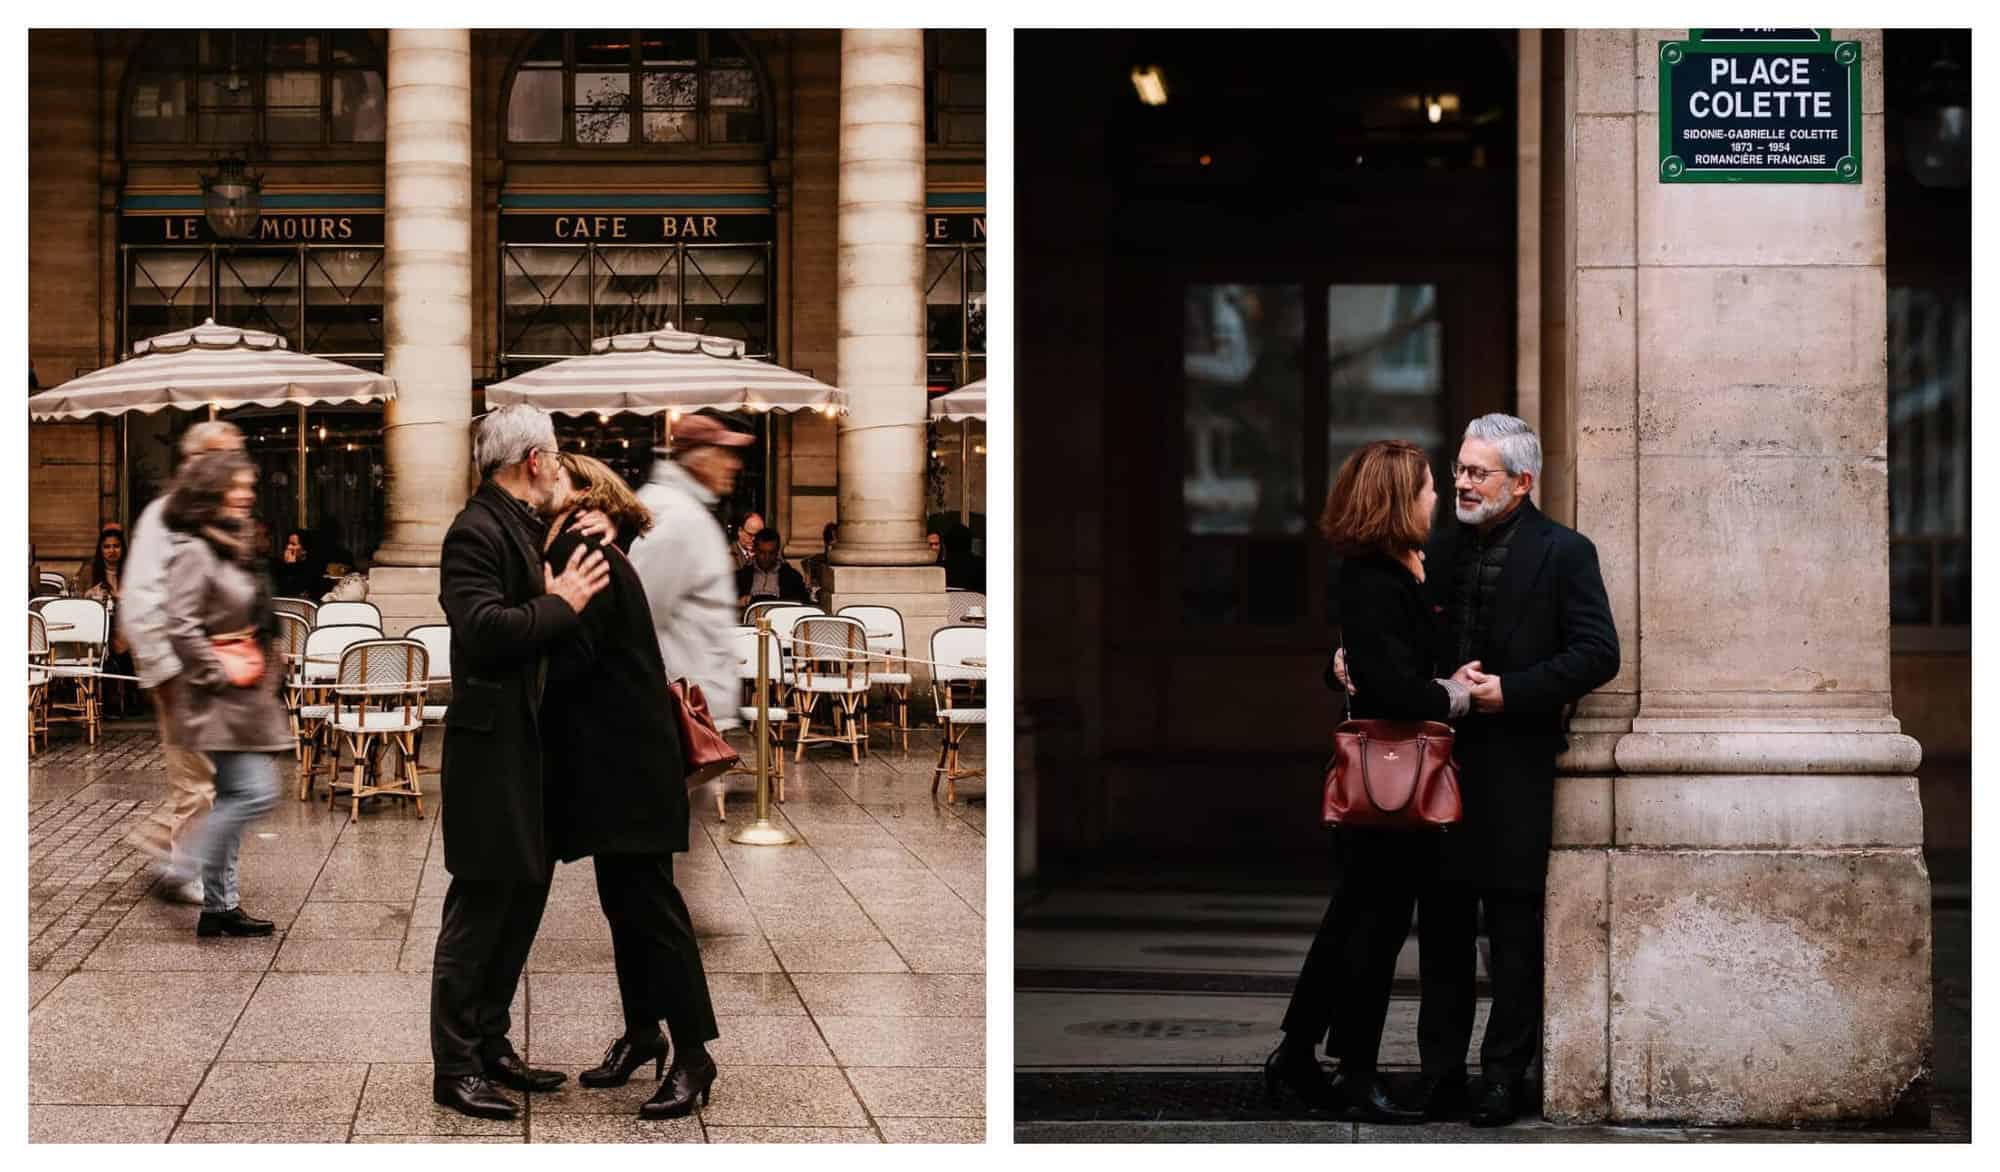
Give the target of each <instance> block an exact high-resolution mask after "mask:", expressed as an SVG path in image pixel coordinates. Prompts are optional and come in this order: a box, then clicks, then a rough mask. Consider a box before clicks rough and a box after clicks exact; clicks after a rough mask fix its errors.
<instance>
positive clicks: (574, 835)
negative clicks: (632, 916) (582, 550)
mask: <svg viewBox="0 0 2000 1172" xmlns="http://www.w3.org/2000/svg"><path fill="white" fill-rule="evenodd" d="M579 544H583V545H588V546H589V547H590V548H593V549H598V548H602V549H603V550H604V558H605V561H607V562H608V563H610V566H611V584H610V585H609V586H607V587H605V588H604V590H603V591H602V592H600V593H599V594H598V595H597V596H596V597H595V598H593V599H591V600H590V604H589V605H588V606H586V607H584V608H583V629H582V631H581V633H580V635H579V637H578V638H576V639H571V640H566V641H565V642H564V643H563V644H562V645H561V647H560V648H559V649H558V650H557V651H556V653H555V654H554V655H553V656H552V657H551V658H550V661H549V685H548V690H547V692H546V693H544V695H543V697H542V729H543V735H544V741H543V745H542V751H543V756H542V767H543V768H542V775H543V778H544V793H545V795H546V797H545V800H546V802H547V806H548V828H549V846H550V849H551V851H553V852H554V854H555V856H556V857H557V858H559V859H561V860H563V861H564V862H572V861H574V860H576V859H580V858H582V857H584V856H585V855H598V854H667V853H670V852H673V851H684V850H686V849H687V848H688V798H687V786H686V783H685V781H684V779H683V776H682V772H681V742H680V729H679V727H678V725H677V724H676V722H675V710H674V703H673V698H672V697H671V696H669V695H668V694H667V670H666V666H665V664H664V663H663V662H662V661H661V659H660V643H659V638H658V636H657V635H656V634H655V632H654V630H653V614H652V611H651V609H650V608H649V607H648V606H647V604H646V588H645V586H644V585H642V584H641V583H640V581H639V575H638V573H637V572H636V571H634V570H633V569H632V563H631V562H629V561H626V560H625V555H624V553H623V552H621V551H620V550H619V549H617V548H614V547H608V546H600V545H599V544H598V542H597V541H596V539H594V538H592V539H587V540H586V539H584V538H582V537H580V536H579V535H578V534H576V533H575V532H573V531H572V532H568V533H564V534H562V535H561V536H559V537H557V538H556V539H555V542H554V544H552V545H551V546H550V547H549V552H548V561H549V564H550V565H552V566H562V565H565V564H567V563H568V561H569V558H570V554H571V553H572V552H573V551H574V550H575V549H576V548H577V546H578V545H579Z"/></svg>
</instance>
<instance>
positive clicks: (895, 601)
mask: <svg viewBox="0 0 2000 1172" xmlns="http://www.w3.org/2000/svg"><path fill="white" fill-rule="evenodd" d="M828 569H829V571H830V572H831V575H832V580H831V581H830V582H829V583H828V585H827V592H826V597H824V598H822V599H821V600H820V604H821V605H822V606H824V607H826V610H827V613H828V614H833V613H836V612H838V611H839V610H840V608H841V607H843V606H857V605H863V604H866V605H869V606H893V607H895V608H896V609H897V610H898V611H900V612H902V615H903V638H904V639H906V640H908V644H909V645H908V648H907V650H908V651H909V653H910V655H911V656H912V657H913V658H916V659H929V658H930V657H931V634H932V632H934V631H936V630H937V629H938V628H939V627H942V626H945V625H946V623H945V597H944V568H943V567H942V566H840V565H836V566H830V567H828ZM930 688H931V673H930V669H929V668H928V667H926V666H924V665H923V664H921V663H913V664H911V665H910V700H911V702H912V704H913V705H917V706H918V707H924V708H928V706H929V703H930ZM920 699H921V700H922V704H917V701H918V700H920Z"/></svg>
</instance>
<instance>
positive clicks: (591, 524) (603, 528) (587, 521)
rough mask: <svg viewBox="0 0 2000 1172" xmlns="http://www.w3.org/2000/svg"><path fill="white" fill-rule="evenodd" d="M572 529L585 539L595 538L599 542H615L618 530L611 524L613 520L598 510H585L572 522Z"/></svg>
mask: <svg viewBox="0 0 2000 1172" xmlns="http://www.w3.org/2000/svg"><path fill="white" fill-rule="evenodd" d="M569 527H570V528H571V529H574V530H576V531H577V532H578V533H581V534H583V535H584V536H585V537H595V538H597V539H598V540H599V541H615V540H617V538H618V529H617V527H616V526H614V525H612V524H611V518H609V517H607V516H605V515H604V514H603V513H601V512H599V511H598V510H596V509H584V510H583V511H582V512H580V513H578V514H577V515H576V517H575V519H574V520H572V521H571V522H570V526H569Z"/></svg>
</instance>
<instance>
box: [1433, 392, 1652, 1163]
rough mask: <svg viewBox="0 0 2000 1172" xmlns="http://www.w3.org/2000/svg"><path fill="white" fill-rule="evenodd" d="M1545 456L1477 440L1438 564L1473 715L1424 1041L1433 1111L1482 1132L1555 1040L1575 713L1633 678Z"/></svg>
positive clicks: (1461, 465) (1455, 659)
mask: <svg viewBox="0 0 2000 1172" xmlns="http://www.w3.org/2000/svg"><path fill="white" fill-rule="evenodd" d="M1541 473H1542V444H1541V440H1540V439H1538V438H1537V437H1536V435H1535V432H1534V429H1533V428H1531V427H1529V426H1528V425H1527V423H1526V422H1524V421H1522V420H1520V419H1516V418H1515V417H1514V416H1512V415H1498V414H1495V415H1482V416H1480V417H1479V418H1478V419H1475V420H1473V421H1472V422H1471V423H1470V424H1469V425H1467V427H1466V429H1465V439H1464V442H1463V443H1462V444H1461V445H1460V446H1459V449H1458V459H1457V461H1456V462H1455V463H1454V464H1453V466H1452V486H1453V488H1454V489H1455V496H1456V500H1455V505H1456V509H1455V512H1456V514H1457V517H1458V521H1459V523H1458V524H1457V525H1440V526H1438V527H1437V530H1436V532H1435V533H1433V535H1432V538H1431V544H1430V548H1429V549H1428V550H1427V551H1426V552H1425V562H1426V564H1427V565H1428V566H1429V567H1430V572H1429V574H1428V576H1427V581H1426V582H1425V590H1426V592H1427V593H1428V594H1429V595H1430V599H1431V602H1432V603H1433V605H1436V606H1439V607H1441V608H1442V609H1443V610H1444V611H1445V612H1446V613H1447V614H1448V615H1449V616H1450V620H1451V622H1450V630H1451V639H1452V644H1451V646H1450V647H1449V648H1447V651H1446V655H1445V658H1446V659H1447V660H1449V661H1450V662H1452V663H1460V664H1466V672H1467V676H1468V678H1469V679H1470V680H1471V683H1472V712H1471V713H1469V714H1467V715H1466V716H1465V717H1464V718H1463V719H1462V720H1460V721H1458V722H1457V733H1458V736H1457V747H1456V756H1457V759H1458V763H1459V779H1460V780H1459V785H1460V790H1461V794H1462V798H1463V801H1464V807H1465V814H1464V820H1463V822H1462V823H1461V824H1460V825H1459V826H1457V827H1454V828H1453V830H1452V832H1451V833H1450V834H1449V835H1446V836H1445V839H1446V841H1445V843H1444V865H1443V868H1442V870H1443V874H1442V875H1441V876H1440V878H1439V881H1438V882H1437V883H1436V884H1434V885H1433V887H1432V888H1431V889H1429V890H1426V891H1425V892H1423V893H1422V894H1421V895H1420V896H1419V901H1420V902H1419V904H1418V911H1417V920H1418V947H1419V956H1420V959H1421V964H1422V969H1423V1008H1422V1011H1421V1016H1420V1018H1419V1021H1418V1026H1417V1034H1418V1044H1419V1049H1420V1052H1421V1055H1422V1059H1423V1071H1424V1083H1425V1086H1426V1088H1427V1090H1428V1092H1429V1096H1428V1097H1429V1104H1428V1109H1429V1111H1430V1113H1431V1114H1432V1115H1433V1116H1434V1117H1437V1116H1449V1115H1452V1114H1455V1113H1456V1112H1458V1111H1459V1110H1462V1109H1463V1108H1464V1107H1465V1106H1466V1100H1467V1099H1468V1098H1472V1099H1473V1100H1474V1101H1473V1102H1472V1104H1471V1106H1472V1122H1473V1124H1474V1125H1475V1126H1500V1125H1504V1124H1506V1123H1510V1122H1512V1121H1513V1119H1514V1118H1515V1114H1516V1112H1517V1111H1518V1110H1519V1102H1520V1099H1521V1098H1522V1097H1523V1096H1522V1094H1521V1092H1522V1089H1523V1083H1524V1081H1525V1079H1526V1076H1527V1074H1528V1070H1529V1067H1530V1066H1531V1065H1533V1063H1534V1059H1535V1057H1536V1054H1537V1051H1538V1049H1539V1046H1540V1042H1541V1031H1542V893H1543V888H1544V885H1545V883H1546V873H1547V870H1548V859H1549V846H1550V840H1551V837H1552V824H1553V820H1554V814H1555V763H1556V757H1557V756H1558V755H1559V754H1561V753H1562V751H1563V750H1564V749H1566V748H1568V747H1569V741H1568V738H1567V737H1566V735H1565V731H1564V730H1565V728H1566V725H1567V722H1566V714H1567V709H1568V707H1569V706H1570V705H1572V704H1574V703H1575V702H1576V701H1577V700H1579V699H1581V698H1582V697H1583V696H1584V695H1585V694H1586V693H1588V692H1589V691H1591V690H1592V689H1594V688H1597V687H1600V686H1602V685H1603V684H1605V683H1606V682H1608V681H1609V680H1610V679H1611V677H1613V676H1615V675H1617V674H1618V632H1617V629H1616V628H1615V627H1614V626H1613V625H1612V621H1611V606H1610V603H1609V601H1608V600H1607V598H1606V595H1605V591H1604V577H1603V575H1602V573H1600V572H1599V570H1598V566H1597V549H1596V547H1595V546H1593V545H1592V544H1591V543H1590V540H1589V539H1588V538H1586V537H1584V536H1583V535H1582V534H1579V533H1577V532H1576V531H1575V530H1573V529H1569V528H1567V527H1565V526H1562V525H1559V524H1557V523H1556V522H1554V521H1552V520H1550V519H1549V518H1548V517H1546V516H1544V515H1543V514H1542V512H1541V510H1539V509H1537V508H1536V507H1535V504H1534V502H1533V501H1532V500H1530V499H1529V493H1530V492H1532V491H1533V489H1534V486H1535V483H1536V481H1537V480H1539V479H1540V477H1541ZM1482 913H1483V918H1484V920H1485V924H1486V934H1487V938H1488V941H1489V942H1490V945H1491V949H1490V957H1491V961H1490V966H1489V968H1490V973H1489V975H1490V976H1491V978H1492V984H1493V1011H1492V1014H1491V1016H1490V1017H1489V1018H1488V1020H1487V1023H1486V1037H1485V1038H1484V1040H1483V1041H1482V1042H1481V1044H1480V1048H1479V1059H1480V1071H1481V1076H1482V1083H1483V1086H1482V1088H1481V1089H1480V1090H1479V1092H1478V1093H1477V1095H1476V1096H1473V1095H1470V1094H1469V1093H1468V1088H1467V1085H1466V1072H1465V1054H1466V1049H1467V1047H1468V1046H1469V1045H1470V1044H1471V1040H1472V1019H1473V1011H1474V1008H1475V994H1474V979H1475V975H1476V973H1475V970H1476V953H1475V947H1476V939H1477V930H1478V924H1479V920H1480V919H1481V914H1482Z"/></svg>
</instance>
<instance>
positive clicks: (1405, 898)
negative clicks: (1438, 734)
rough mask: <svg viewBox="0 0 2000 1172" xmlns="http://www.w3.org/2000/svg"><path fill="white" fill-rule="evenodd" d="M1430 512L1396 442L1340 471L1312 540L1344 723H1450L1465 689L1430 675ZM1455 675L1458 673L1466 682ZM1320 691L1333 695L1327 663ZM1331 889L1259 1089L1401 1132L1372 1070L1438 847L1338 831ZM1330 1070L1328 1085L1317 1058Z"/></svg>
mask: <svg viewBox="0 0 2000 1172" xmlns="http://www.w3.org/2000/svg"><path fill="white" fill-rule="evenodd" d="M1436 508H1437V489H1436V487H1435V485H1433V483H1432V480H1431V471H1430V464H1429V461H1428V460H1427V459H1426V458H1425V456H1424V453H1423V449H1421V448H1419V447H1417V446H1416V445H1415V444H1411V443H1406V442H1404V441H1402V440H1378V441H1376V442H1374V443H1371V444H1366V445H1364V446H1363V447H1361V448H1360V449H1359V450H1358V451H1356V452H1355V453H1354V454H1353V455H1351V456H1349V457H1348V458H1347V460H1346V462H1345V463H1343V464H1342V465H1341V466H1340V475H1339V476H1338V478H1336V480H1335V481H1334V485H1333V491H1332V492H1331V493H1329V494H1328V495H1327V501H1326V511H1325V512H1324V513H1323V514H1322V515H1321V517H1320V531H1321V533H1323V534H1324V535H1325V536H1326V539H1327V541H1328V542H1329V543H1331V544H1332V546H1333V548H1334V550H1335V552H1337V553H1339V554H1340V555H1341V565H1340V627H1341V634H1342V636H1343V639H1344V641H1345V644H1346V649H1347V665H1348V671H1349V673H1350V675H1351V676H1352V678H1353V680H1354V684H1355V688H1356V691H1355V694H1354V696H1353V698H1352V699H1351V700H1350V701H1349V711H1348V715H1349V717H1350V718H1353V719H1369V718H1374V719H1385V720H1439V721H1442V720H1451V719H1455V718H1457V717H1459V716H1463V715H1464V714H1465V712H1466V710H1467V708H1468V706H1469V704H1470V695H1471V693H1470V688H1469V686H1468V685H1467V683H1466V682H1465V681H1464V679H1462V678H1453V679H1443V678H1440V677H1439V675H1438V668H1439V666H1440V662H1441V658H1442V655H1443V653H1444V643H1445V639H1444V634H1445V631H1444V624H1443V616H1442V615H1441V614H1438V613H1437V612H1435V611H1434V610H1433V609H1432V606H1431V604H1430V603H1429V602H1427V601H1426V600H1425V598H1424V594H1423V589H1422V586H1423V582H1424V553H1423V550H1424V543H1425V542H1426V541H1427V540H1428V539H1429V537H1430V531H1431V519H1432V516H1433V514H1434V513H1435V511H1436ZM1462 670H1463V669H1461V671H1462ZM1327 686H1328V687H1330V688H1333V689H1334V690H1335V691H1336V692H1340V693H1342V694H1344V693H1345V690H1344V689H1343V688H1341V687H1340V686H1339V682H1338V680H1337V679H1336V678H1335V677H1334V675H1333V670H1332V667H1331V665H1329V667H1328V672H1327ZM1333 838H1334V852H1335V869H1336V873H1337V876H1338V878H1337V880H1336V883H1335V887H1334V892H1333V898H1332V900H1331V902H1330V903H1329V904H1328V906H1327V911H1326V918H1325V920H1324V921H1323V922H1322V923H1321V924H1320V929H1319V934H1318V935H1316V936H1315V937H1314V938H1313V943H1312V949H1311V950H1310V951H1309V952H1308V953H1307V955H1306V962H1305V966H1304V967H1303V968H1302V969H1301V970H1300V972H1299V979H1298V983H1297V985H1296V986H1295V987H1294V989H1293V992H1292V1002H1291V1006H1290V1008H1289V1009H1287V1010H1286V1013H1285V1021H1284V1030H1285V1036H1284V1040H1283V1041H1281V1042H1280V1043H1279V1044H1278V1048H1277V1049H1276V1050H1274V1051H1272V1052H1271V1056H1270V1058H1269V1059H1267V1060H1266V1061H1265V1063H1264V1078H1265V1083H1266V1085H1267V1086H1268V1087H1269V1088H1270V1089H1271V1090H1272V1091H1273V1093H1275V1091H1276V1089H1277V1087H1278V1085H1279V1084H1280V1083H1283V1084H1284V1085H1286V1086H1288V1087H1290V1088H1291V1089H1292V1090H1293V1091H1294V1092H1295V1093H1297V1094H1298V1095H1299V1096H1300V1097H1301V1098H1303V1099H1304V1100H1305V1101H1306V1102H1307V1103H1309V1104H1311V1105H1313V1106H1316V1107H1325V1108H1328V1109H1331V1110H1335V1111H1339V1112H1341V1113H1342V1115H1343V1117H1345V1118H1349V1119H1357V1120H1363V1121H1366V1122H1372V1123H1408V1122H1414V1121H1416V1120H1417V1119H1419V1118H1421V1117H1422V1112H1420V1111H1415V1110H1411V1109H1407V1108H1404V1107H1401V1106H1399V1105H1398V1104H1397V1103H1396V1102H1395V1100H1394V1099H1392V1098H1390V1096H1389V1094H1388V1090H1387V1088H1386V1087H1384V1086H1383V1083H1382V1079H1381V1076H1380V1075H1379V1074H1378V1073H1377V1070H1376V1052H1377V1051H1378V1050H1379V1049H1380V1048H1381V1044H1382V1025H1383V1021H1384V1020H1385V1018H1386V1017H1387V1015H1388V1010H1389V994H1390V990H1391V987H1392V986H1393V984H1394V982H1395V976H1396V955H1397V953H1398V952H1399V951H1401V949H1402V945H1403V941H1404V940H1405V939H1406V938H1407V937H1408V935H1409V930H1410V913H1411V911H1412V909H1413V907H1414V905H1415V901H1416V897H1417V891H1418V889H1419V887H1420V886H1421V885H1422V883H1423V882H1424V881H1425V879H1426V877H1427V876H1428V875H1429V874H1430V873H1431V872H1432V871H1434V870H1435V866H1434V864H1435V862H1436V854H1435V847H1436V844H1435V842H1434V841H1432V840H1429V839H1426V838H1422V837H1419V836H1416V835H1411V834H1407V833H1400V832H1396V831H1382V830H1365V829H1357V828H1352V827H1340V828H1336V829H1335V830H1334V832H1333ZM1329 1029H1331V1030H1332V1037H1331V1038H1330V1039H1329V1041H1328V1046H1327V1053H1328V1054H1330V1055H1331V1056H1333V1057H1334V1058H1336V1059H1338V1060H1339V1062H1340V1071H1339V1073H1338V1074H1337V1075H1336V1076H1335V1077H1334V1078H1333V1080H1332V1081H1331V1082H1329V1081H1328V1080H1327V1077H1326V1075H1325V1073H1324V1072H1323V1071H1322V1070H1321V1069H1320V1066H1319V1062H1318V1059H1317V1058H1315V1057H1314V1055H1313V1050H1314V1047H1315V1046H1317V1045H1318V1043H1319V1040H1320V1038H1322V1037H1324V1036H1326V1035H1327V1033H1328V1031H1329Z"/></svg>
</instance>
